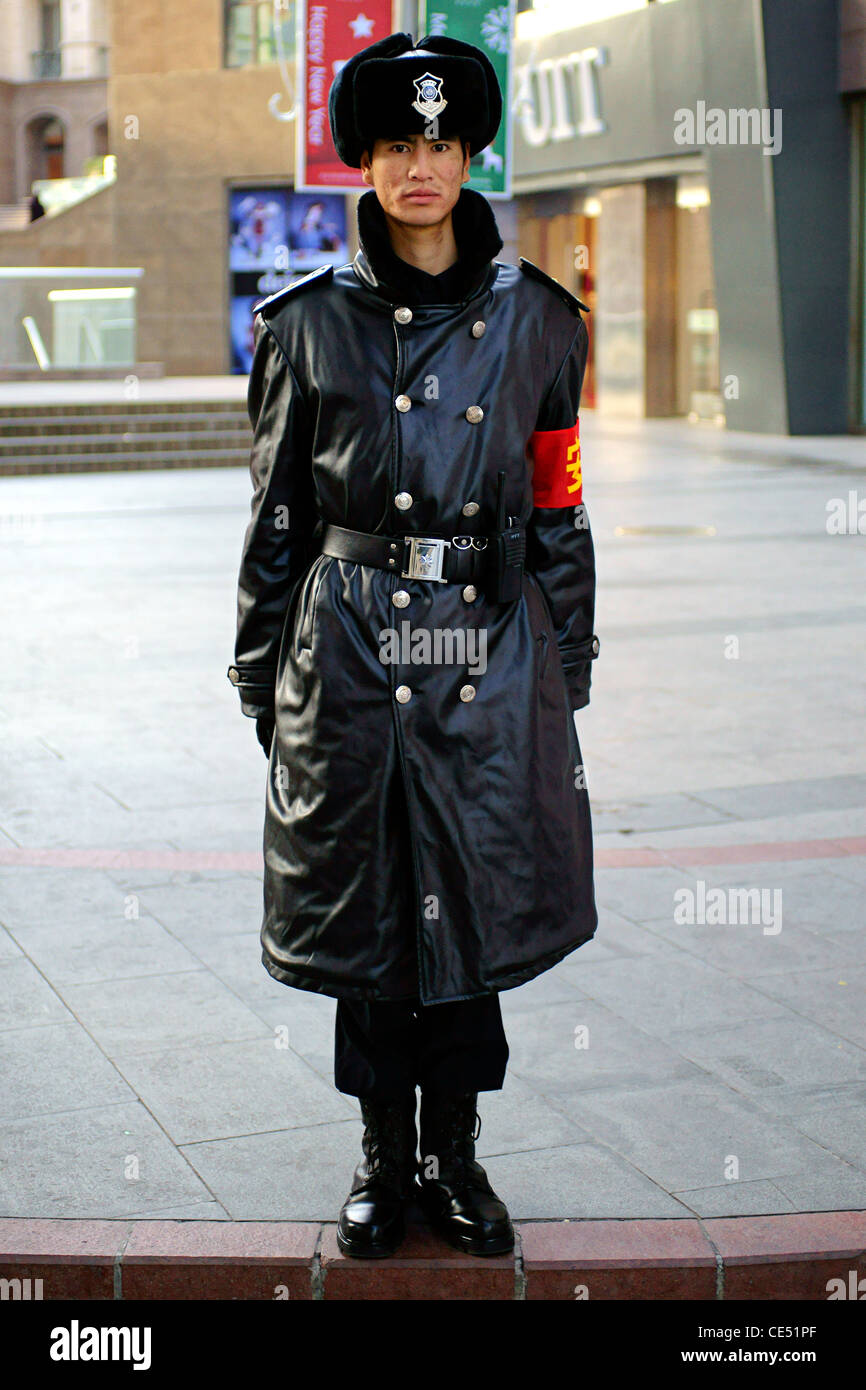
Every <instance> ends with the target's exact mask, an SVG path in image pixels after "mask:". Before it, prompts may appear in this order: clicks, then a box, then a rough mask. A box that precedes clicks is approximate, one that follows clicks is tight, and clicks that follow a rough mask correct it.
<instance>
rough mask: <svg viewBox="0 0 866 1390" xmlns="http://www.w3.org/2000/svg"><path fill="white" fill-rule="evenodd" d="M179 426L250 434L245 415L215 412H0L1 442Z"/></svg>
mask: <svg viewBox="0 0 866 1390" xmlns="http://www.w3.org/2000/svg"><path fill="white" fill-rule="evenodd" d="M179 426H182V427H183V429H184V430H185V431H187V432H190V431H193V430H195V431H201V432H203V433H212V432H213V431H215V430H243V431H245V432H246V433H247V434H249V433H250V423H249V419H248V418H247V415H246V413H245V412H241V411H234V412H229V411H214V412H210V413H207V414H201V415H198V414H196V415H192V414H184V415H178V414H156V413H153V414H147V415H145V414H134V415H129V414H126V415H50V416H43V415H19V416H15V417H14V418H12V419H8V418H6V417H5V416H4V415H3V413H2V411H0V443H2V442H3V441H4V440H6V439H15V438H19V437H26V436H28V435H30V436H35V435H48V436H51V435H55V434H77V433H84V432H89V433H90V434H117V433H126V432H127V431H129V430H133V429H134V430H137V431H139V432H141V433H154V434H158V433H159V432H161V431H168V430H174V429H177V428H178V427H179Z"/></svg>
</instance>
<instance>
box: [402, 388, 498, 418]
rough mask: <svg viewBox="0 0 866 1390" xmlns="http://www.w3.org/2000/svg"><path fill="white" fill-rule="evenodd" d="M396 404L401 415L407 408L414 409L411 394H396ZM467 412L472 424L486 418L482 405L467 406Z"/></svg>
mask: <svg viewBox="0 0 866 1390" xmlns="http://www.w3.org/2000/svg"><path fill="white" fill-rule="evenodd" d="M394 404H395V406H396V407H397V409H398V410H399V411H400V414H401V415H405V414H406V411H407V410H411V409H412V401H411V399H410V397H409V396H403V395H400V396H395V398H394ZM465 413H466V419H467V420H468V421H469V423H470V425H480V424H481V421H482V420H483V419H484V411H483V410H482V409H481V406H480V405H470V406H467V407H466V412H465Z"/></svg>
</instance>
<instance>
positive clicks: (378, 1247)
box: [337, 1090, 418, 1259]
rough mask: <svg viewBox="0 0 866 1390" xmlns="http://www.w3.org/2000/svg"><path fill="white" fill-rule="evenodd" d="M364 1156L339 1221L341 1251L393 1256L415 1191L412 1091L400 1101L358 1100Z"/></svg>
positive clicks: (413, 1101) (371, 1257)
mask: <svg viewBox="0 0 866 1390" xmlns="http://www.w3.org/2000/svg"><path fill="white" fill-rule="evenodd" d="M361 1115H362V1116H363V1120H364V1135H363V1138H362V1140H361V1147H362V1148H363V1150H364V1157H363V1158H362V1160H361V1162H360V1163H359V1164H358V1166H357V1168H356V1169H355V1176H354V1178H353V1180H352V1190H351V1192H350V1193H349V1196H348V1197H347V1198H346V1200H345V1202H344V1203H343V1208H342V1210H341V1212H340V1220H339V1222H338V1223H337V1244H338V1245H339V1247H340V1249H341V1250H342V1252H343V1254H344V1255H358V1256H360V1257H361V1258H370V1259H376V1258H379V1257H381V1256H383V1255H392V1254H393V1253H394V1251H395V1250H396V1249H397V1246H398V1245H399V1244H400V1243H401V1241H402V1240H403V1238H404V1236H405V1234H406V1224H405V1217H404V1204H405V1201H406V1198H407V1197H408V1196H409V1194H410V1193H411V1192H412V1191H413V1183H412V1180H413V1177H414V1175H415V1149H416V1146H417V1142H418V1135H417V1133H416V1130H415V1092H414V1090H413V1091H412V1094H411V1096H407V1097H406V1098H405V1099H404V1100H394V1101H372V1100H365V1099H363V1098H362V1099H361Z"/></svg>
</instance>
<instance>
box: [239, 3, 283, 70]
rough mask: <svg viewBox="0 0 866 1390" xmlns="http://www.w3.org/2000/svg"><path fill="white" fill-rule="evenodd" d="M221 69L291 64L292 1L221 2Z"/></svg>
mask: <svg viewBox="0 0 866 1390" xmlns="http://www.w3.org/2000/svg"><path fill="white" fill-rule="evenodd" d="M224 3H225V8H224V12H223V13H224V32H225V66H226V67H227V68H243V67H248V66H249V65H250V64H259V63H276V62H277V61H278V59H280V58H282V59H283V60H284V61H285V62H287V63H294V61H295V0H224Z"/></svg>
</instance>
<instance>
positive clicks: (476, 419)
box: [466, 405, 484, 425]
mask: <svg viewBox="0 0 866 1390" xmlns="http://www.w3.org/2000/svg"><path fill="white" fill-rule="evenodd" d="M466 419H467V420H468V421H469V423H470V425H478V424H480V423H481V421H482V420H483V419H484V411H483V410H482V409H481V406H480V405H470V406H469V408H468V410H467V411H466Z"/></svg>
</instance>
